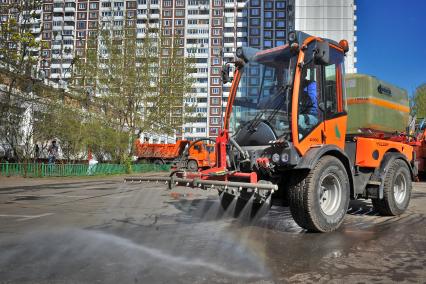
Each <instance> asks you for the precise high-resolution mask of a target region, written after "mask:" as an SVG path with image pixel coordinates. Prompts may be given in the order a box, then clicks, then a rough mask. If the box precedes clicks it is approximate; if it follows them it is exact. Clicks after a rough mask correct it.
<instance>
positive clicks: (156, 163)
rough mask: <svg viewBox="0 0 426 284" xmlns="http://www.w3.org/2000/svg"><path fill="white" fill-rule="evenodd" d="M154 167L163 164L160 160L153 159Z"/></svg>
mask: <svg viewBox="0 0 426 284" xmlns="http://www.w3.org/2000/svg"><path fill="white" fill-rule="evenodd" d="M154 165H164V162H163V160H161V159H155V160H154Z"/></svg>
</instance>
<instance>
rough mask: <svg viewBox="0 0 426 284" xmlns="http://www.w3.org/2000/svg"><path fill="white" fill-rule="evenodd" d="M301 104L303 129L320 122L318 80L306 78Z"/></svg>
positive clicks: (300, 116) (300, 119)
mask: <svg viewBox="0 0 426 284" xmlns="http://www.w3.org/2000/svg"><path fill="white" fill-rule="evenodd" d="M303 86H304V87H303V92H302V94H301V97H300V105H299V125H300V127H301V128H302V130H311V129H312V128H313V127H314V126H315V125H316V124H317V123H318V98H317V82H316V81H314V80H304V84H303Z"/></svg>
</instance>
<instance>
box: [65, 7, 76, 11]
mask: <svg viewBox="0 0 426 284" xmlns="http://www.w3.org/2000/svg"><path fill="white" fill-rule="evenodd" d="M65 12H75V7H72V6H71V7H65Z"/></svg>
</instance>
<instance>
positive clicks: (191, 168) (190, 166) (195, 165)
mask: <svg viewBox="0 0 426 284" xmlns="http://www.w3.org/2000/svg"><path fill="white" fill-rule="evenodd" d="M186 168H187V169H188V170H189V171H191V172H196V171H198V163H197V161H195V160H189V161H188V163H187V164H186Z"/></svg>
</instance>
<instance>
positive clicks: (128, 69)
mask: <svg viewBox="0 0 426 284" xmlns="http://www.w3.org/2000/svg"><path fill="white" fill-rule="evenodd" d="M124 14H125V15H128V13H127V12H126V11H124ZM112 27H113V22H112V20H111V21H104V22H103V23H102V26H101V27H100V28H99V30H98V32H97V34H96V35H94V36H92V37H91V38H89V39H88V43H87V45H88V49H87V51H86V55H85V57H84V58H79V59H78V60H77V61H76V64H75V68H76V70H75V74H74V79H75V80H74V81H73V85H72V86H71V88H72V89H73V90H74V91H75V92H77V93H80V94H81V96H82V97H84V96H87V90H91V92H92V94H93V95H95V96H97V97H98V98H99V99H100V100H101V101H102V102H103V103H102V104H103V112H102V115H103V116H104V118H105V120H104V121H107V122H108V123H107V124H108V125H109V127H113V128H114V129H115V130H117V131H119V132H123V133H126V135H127V137H128V140H127V141H128V149H129V150H130V149H131V148H132V147H131V146H132V141H133V140H134V138H135V136H136V134H137V133H138V132H142V131H152V130H153V129H154V130H155V131H157V132H163V133H167V134H173V133H174V132H175V131H176V130H177V129H179V128H180V127H182V123H183V121H184V118H185V115H184V107H183V104H184V99H185V98H186V97H187V96H188V94H189V92H190V87H191V86H192V80H193V79H192V77H191V75H190V72H191V66H192V65H191V59H188V58H185V57H184V56H183V55H184V54H183V51H184V49H183V47H179V48H178V47H177V45H174V44H169V45H168V46H167V48H166V47H165V41H166V40H165V39H164V38H163V37H162V36H161V33H160V30H159V29H158V28H157V27H151V26H150V25H149V24H148V25H147V28H146V33H145V36H144V37H143V38H138V37H137V30H136V22H135V19H134V18H132V17H127V18H126V19H125V20H124V22H123V25H122V26H119V25H118V26H117V25H115V26H114V28H112ZM172 40H173V39H172ZM180 41H181V40H180ZM180 41H179V42H180ZM163 50H167V53H164V54H163V53H161V52H162V51H163ZM120 139H121V138H120ZM120 141H121V140H120Z"/></svg>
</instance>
